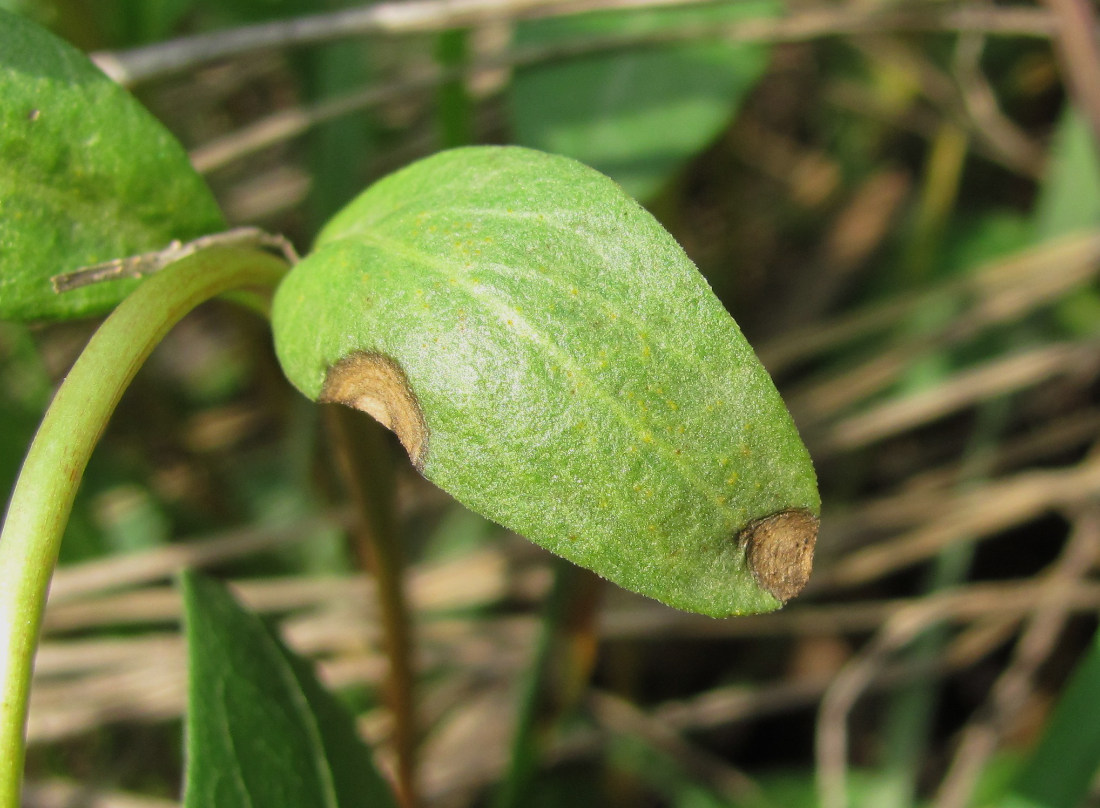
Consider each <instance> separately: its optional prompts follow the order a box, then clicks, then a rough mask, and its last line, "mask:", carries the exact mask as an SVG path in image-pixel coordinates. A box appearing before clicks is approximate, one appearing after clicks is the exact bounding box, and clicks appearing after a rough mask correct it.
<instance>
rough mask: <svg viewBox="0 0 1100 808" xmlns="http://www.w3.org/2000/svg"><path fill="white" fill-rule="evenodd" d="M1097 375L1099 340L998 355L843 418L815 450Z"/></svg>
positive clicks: (865, 440) (854, 444)
mask: <svg viewBox="0 0 1100 808" xmlns="http://www.w3.org/2000/svg"><path fill="white" fill-rule="evenodd" d="M1098 371H1100V342H1098V341H1095V340H1089V341H1083V342H1071V343H1064V344H1056V345H1048V346H1045V347H1042V348H1034V349H1032V350H1027V351H1022V352H1020V353H1018V354H1013V355H1009V356H1004V357H998V358H996V359H993V360H991V361H989V362H985V363H983V364H980V365H978V366H976V367H972V368H968V369H966V370H964V371H961V372H959V373H956V374H954V375H952V376H950V377H948V378H947V379H945V380H944V381H942V382H940V383H939V384H938V385H936V386H935V387H933V388H930V389H928V390H923V391H921V392H919V393H914V394H912V395H909V396H905V397H903V398H896V399H892V400H890V401H886V402H884V403H882V404H880V405H878V406H876V407H872V408H870V409H868V410H867V411H865V412H861V413H858V414H856V415H853V416H850V417H848V418H845V419H843V420H840V421H838V422H837V423H835V424H834V425H833V426H832V427H831V428H830V429H829V430H828V432H827V433H826V435H825V436H824V438H823V439H822V440H820V441H819V442H817V443H816V446H815V448H818V449H820V451H821V452H828V453H836V452H838V451H851V450H853V449H859V448H862V447H864V446H867V445H869V444H871V443H875V442H877V441H881V440H884V439H886V438H889V437H893V436H895V435H899V434H901V433H903V432H907V431H909V430H911V429H916V428H917V427H921V426H924V425H925V424H928V423H931V422H932V421H935V420H937V419H939V418H943V417H945V416H947V415H951V414H952V413H955V412H958V411H960V410H964V409H967V408H968V407H972V406H974V405H976V404H979V403H981V402H983V401H988V400H990V399H994V398H997V397H1000V396H1003V395H1006V394H1008V393H1015V392H1019V391H1021V390H1027V389H1030V388H1033V387H1037V386H1039V385H1041V384H1045V383H1047V382H1050V381H1052V380H1054V379H1058V378H1061V377H1067V376H1068V377H1076V378H1079V379H1092V378H1094V377H1095V376H1096V374H1097V372H1098ZM819 456H820V452H819Z"/></svg>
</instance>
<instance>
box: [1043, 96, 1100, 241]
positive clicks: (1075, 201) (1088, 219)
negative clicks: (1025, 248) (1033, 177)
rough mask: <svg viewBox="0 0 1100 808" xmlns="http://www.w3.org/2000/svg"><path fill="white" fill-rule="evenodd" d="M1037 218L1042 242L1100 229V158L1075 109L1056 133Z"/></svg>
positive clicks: (1068, 111)
mask: <svg viewBox="0 0 1100 808" xmlns="http://www.w3.org/2000/svg"><path fill="white" fill-rule="evenodd" d="M1034 217H1035V229H1036V238H1037V240H1038V241H1045V240H1047V239H1053V238H1057V237H1058V236H1064V235H1067V234H1069V233H1072V232H1074V231H1075V230H1084V229H1086V228H1094V227H1096V226H1097V225H1100V155H1098V154H1097V151H1096V141H1095V139H1094V138H1093V134H1092V128H1091V127H1090V126H1089V124H1088V121H1086V120H1085V118H1084V116H1083V115H1081V113H1079V112H1078V111H1077V110H1076V109H1075V108H1073V107H1072V106H1069V107H1067V108H1066V111H1065V112H1064V113H1063V115H1062V119H1061V121H1060V122H1059V124H1058V129H1057V131H1056V132H1055V136H1054V143H1053V145H1052V146H1051V160H1050V166H1049V168H1048V170H1047V176H1046V177H1045V178H1044V180H1043V183H1042V188H1041V189H1040V193H1039V200H1038V202H1037V203H1036V205H1035V213H1034Z"/></svg>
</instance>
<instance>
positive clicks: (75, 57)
mask: <svg viewBox="0 0 1100 808" xmlns="http://www.w3.org/2000/svg"><path fill="white" fill-rule="evenodd" d="M222 229H224V222H223V220H222V215H221V213H220V211H219V210H218V207H217V204H216V203H215V202H214V198H213V196H212V195H211V194H210V191H209V189H208V188H207V187H206V184H205V183H204V182H203V180H202V178H201V177H200V176H199V175H198V174H197V173H196V172H195V171H194V169H192V167H191V165H190V163H189V162H188V160H187V155H186V154H185V153H184V151H183V149H182V147H181V146H180V145H179V143H177V142H176V141H175V139H174V138H173V137H172V135H171V134H169V132H168V131H167V130H166V129H165V128H164V127H163V126H161V125H160V123H158V122H157V121H156V120H155V119H154V118H153V116H152V115H150V114H149V113H148V112H146V111H145V109H144V108H142V106H141V105H140V104H139V103H138V102H137V101H135V100H134V99H133V98H132V97H131V96H130V95H129V94H128V93H127V92H126V91H125V90H123V89H122V88H120V87H119V86H118V85H116V84H115V83H114V82H112V81H111V80H110V79H108V78H107V77H106V76H105V75H103V73H101V72H100V71H99V70H98V69H97V68H96V67H95V66H94V65H93V64H92V63H91V62H90V61H89V60H88V59H87V57H85V56H84V54H82V53H81V52H80V51H78V50H76V49H75V48H73V47H71V46H69V45H68V44H66V43H65V42H63V41H61V40H60V39H58V38H57V37H55V36H53V35H52V34H50V33H49V32H47V31H45V30H43V29H42V28H40V27H38V26H37V25H35V24H34V23H32V22H30V21H28V20H25V19H23V18H22V17H18V16H15V15H12V14H9V13H8V12H5V11H2V10H0V319H13V320H33V319H44V318H65V317H79V316H83V315H88V314H95V313H98V312H102V311H104V310H106V309H109V308H110V307H111V306H113V305H115V304H116V303H118V301H119V300H121V299H122V298H123V297H124V296H125V295H126V293H127V292H128V291H129V290H130V289H131V288H133V285H134V283H135V281H113V282H107V283H98V284H95V285H91V286H86V287H84V288H81V289H77V290H74V291H71V292H65V293H64V294H55V293H54V291H53V289H52V287H51V286H50V281H49V279H50V278H51V277H52V276H54V275H57V274H59V273H62V272H65V271H69V270H74V269H77V268H78V267H81V266H86V265H90V264H95V263H99V262H101V261H108V260H111V259H114V258H121V257H124V256H127V255H132V254H135V253H139V252H146V251H149V250H154V249H159V248H161V247H164V246H165V245H166V244H167V243H168V242H170V241H172V240H173V239H177V238H178V239H181V240H188V239H191V238H194V237H196V236H200V235H202V234H204V233H210V232H214V231H217V230H222Z"/></svg>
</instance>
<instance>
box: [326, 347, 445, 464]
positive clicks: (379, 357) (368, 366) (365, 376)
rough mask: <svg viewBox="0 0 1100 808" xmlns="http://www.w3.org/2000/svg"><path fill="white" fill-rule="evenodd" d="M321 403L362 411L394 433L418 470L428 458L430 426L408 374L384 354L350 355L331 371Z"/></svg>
mask: <svg viewBox="0 0 1100 808" xmlns="http://www.w3.org/2000/svg"><path fill="white" fill-rule="evenodd" d="M318 401H320V402H322V403H335V404H343V405H345V406H347V407H352V408H354V409H357V410H361V411H363V412H365V413H367V414H368V415H370V416H371V417H372V418H374V419H375V420H376V421H378V423H380V424H382V426H384V427H386V428H387V429H389V430H391V431H392V432H393V433H394V434H395V435H397V439H398V440H400V441H401V445H402V446H404V447H405V451H406V452H408V453H409V458H410V459H411V460H412V462H413V465H414V466H415V467H416V468H417V470H423V468H424V461H425V460H426V459H427V456H428V425H427V423H425V421H424V412H423V410H421V408H420V402H419V401H417V399H416V396H415V395H414V394H413V391H412V388H411V387H410V386H409V380H408V378H407V377H406V376H405V371H403V370H402V369H401V366H400V365H399V364H397V362H395V361H394V360H393V359H391V358H390V357H388V356H385V355H384V354H379V353H367V352H358V353H353V354H350V355H348V356H346V357H344V358H343V359H341V360H340V361H339V362H337V363H336V364H335V365H333V366H332V367H330V368H329V369H328V373H326V374H325V383H324V385H323V386H322V388H321V395H320V397H319V398H318Z"/></svg>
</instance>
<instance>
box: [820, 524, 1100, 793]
mask: <svg viewBox="0 0 1100 808" xmlns="http://www.w3.org/2000/svg"><path fill="white" fill-rule="evenodd" d="M1098 549H1100V512H1097V510H1096V508H1095V506H1090V507H1089V508H1088V509H1086V510H1083V511H1081V512H1080V514H1079V515H1078V516H1077V517H1076V518H1075V520H1074V530H1073V532H1072V534H1071V536H1070V539H1069V541H1068V542H1067V544H1066V546H1065V547H1064V548H1063V550H1062V553H1061V554H1060V556H1059V558H1058V559H1057V560H1056V561H1055V562H1054V563H1053V564H1052V565H1051V567H1050V569H1049V571H1048V572H1047V573H1046V574H1044V575H1042V576H1040V577H1039V578H1038V579H1037V580H1036V581H1034V583H1033V585H1034V586H1035V587H1036V588H1037V590H1038V591H1037V593H1036V596H1035V597H1033V599H1032V605H1031V607H1030V609H1029V613H1030V616H1029V618H1028V620H1027V622H1026V625H1025V628H1024V631H1023V634H1022V635H1021V637H1020V639H1019V641H1018V643H1017V646H1016V652H1015V655H1014V658H1013V661H1012V662H1011V663H1010V665H1009V667H1008V668H1006V669H1005V670H1004V671H1003V672H1002V673H1001V675H1000V677H999V678H998V680H997V682H996V683H995V684H994V687H993V689H992V692H991V694H990V698H989V701H988V702H987V704H986V705H985V707H984V708H983V709H982V710H980V711H979V713H978V716H977V717H976V718H975V719H974V720H973V721H972V722H971V723H970V724H969V725H968V726H967V727H966V728H965V729H964V731H963V735H962V741H961V743H960V745H959V748H958V750H957V753H956V757H955V760H954V762H953V765H952V768H951V770H950V771H949V772H948V775H947V778H946V779H945V781H944V783H943V784H942V787H941V791H940V793H939V795H938V797H937V800H936V803H935V804H936V805H937V806H945V808H958V807H959V806H963V805H966V804H968V801H969V797H970V794H971V792H972V789H973V786H974V783H975V782H976V778H977V776H978V775H979V774H980V773H981V771H982V770H983V769H984V764H985V762H986V761H987V760H988V758H989V756H990V755H991V754H992V753H993V752H994V751H995V749H996V745H997V743H998V741H999V739H1000V737H1001V736H1002V734H1003V732H1004V730H1005V729H1006V728H1007V726H1008V724H1009V722H1010V721H1011V720H1012V719H1013V718H1014V717H1015V716H1017V715H1019V709H1020V708H1021V706H1022V705H1023V703H1024V702H1025V701H1026V700H1027V699H1028V698H1030V696H1031V694H1032V692H1033V690H1034V686H1033V679H1034V676H1035V673H1036V671H1037V670H1038V668H1039V666H1040V665H1041V664H1042V663H1043V662H1044V661H1045V660H1046V659H1047V657H1048V656H1049V654H1050V653H1051V652H1052V651H1053V649H1054V647H1055V644H1056V641H1057V638H1058V635H1059V634H1060V629H1061V627H1062V626H1063V625H1064V623H1065V620H1066V619H1067V618H1068V617H1069V615H1070V614H1072V613H1073V611H1074V609H1072V607H1070V606H1069V600H1070V597H1069V595H1068V593H1069V592H1070V591H1072V590H1073V589H1074V588H1075V586H1076V585H1077V584H1079V583H1080V582H1081V580H1082V579H1083V578H1084V577H1085V576H1086V575H1087V574H1088V573H1089V571H1090V570H1091V568H1092V565H1093V563H1094V562H1095V560H1096V558H1097V555H1098V552H1097V551H1098ZM955 597H956V595H955V593H945V594H943V595H934V596H931V597H925V598H921V599H920V600H918V601H916V602H914V603H913V604H912V605H910V606H909V607H908V608H906V609H904V610H902V611H899V612H897V613H895V614H894V615H892V616H891V617H890V618H889V619H888V620H887V621H886V622H885V623H884V624H883V625H882V627H881V628H880V629H879V631H878V632H877V633H876V634H875V636H874V637H873V638H872V639H871V641H870V642H869V643H868V644H867V645H866V646H865V647H864V648H863V650H862V651H860V653H859V654H858V655H857V656H855V657H854V658H853V659H852V660H851V661H850V662H849V663H848V664H847V665H846V666H845V667H844V669H843V670H841V672H840V673H839V674H838V675H837V676H836V678H835V679H834V680H833V682H832V683H831V684H830V685H829V688H828V690H827V691H826V693H825V695H824V698H823V699H822V701H821V707H820V710H819V713H818V721H817V743H816V756H817V770H818V795H819V799H820V802H821V805H822V806H823V808H846V806H847V805H848V801H847V793H848V785H847V781H848V762H847V758H848V728H847V723H848V716H849V714H850V713H851V710H852V708H853V707H854V706H855V704H856V702H857V701H858V700H859V698H860V697H861V696H863V695H864V693H866V691H867V690H868V689H869V688H870V687H871V686H872V684H873V683H874V682H875V680H876V679H878V678H879V677H880V676H881V675H882V673H883V671H884V670H885V669H886V666H887V661H888V660H889V658H890V656H891V655H892V654H894V653H896V652H897V651H899V650H901V649H902V648H904V647H905V646H907V645H908V644H909V643H910V642H912V641H913V640H915V639H916V638H917V637H918V636H920V635H921V634H922V633H924V632H925V631H926V630H928V629H929V628H931V627H932V626H934V625H938V624H940V623H942V622H944V621H948V620H951V619H953V618H956V617H957V616H958V612H957V609H956V605H955V604H953V603H952V601H953V600H954V599H955ZM985 648H987V649H988V648H989V646H988V645H986V646H985Z"/></svg>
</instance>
